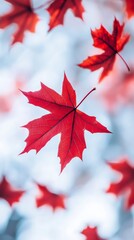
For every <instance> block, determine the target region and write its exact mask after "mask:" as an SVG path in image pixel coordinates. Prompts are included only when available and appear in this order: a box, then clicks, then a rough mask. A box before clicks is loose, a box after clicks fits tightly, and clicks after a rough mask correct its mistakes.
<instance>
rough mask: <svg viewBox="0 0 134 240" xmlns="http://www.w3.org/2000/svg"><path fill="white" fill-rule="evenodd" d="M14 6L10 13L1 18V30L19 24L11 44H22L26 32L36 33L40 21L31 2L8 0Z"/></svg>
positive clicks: (27, 0)
mask: <svg viewBox="0 0 134 240" xmlns="http://www.w3.org/2000/svg"><path fill="white" fill-rule="evenodd" d="M6 1H7V2H9V3H11V4H12V9H11V10H10V12H8V13H6V14H5V15H3V16H0V28H6V27H8V26H10V25H11V24H12V23H15V24H17V30H16V31H15V33H14V35H13V38H12V42H11V44H14V43H16V42H22V41H23V38H24V33H25V31H30V32H34V31H35V26H36V24H37V22H38V21H39V18H38V16H37V14H36V13H34V11H33V8H32V4H31V1H30V0H6Z"/></svg>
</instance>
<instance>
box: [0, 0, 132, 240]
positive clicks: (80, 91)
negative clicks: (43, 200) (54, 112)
mask: <svg viewBox="0 0 134 240" xmlns="http://www.w3.org/2000/svg"><path fill="white" fill-rule="evenodd" d="M32 2H33V5H34V7H35V8H36V7H37V6H40V5H41V4H44V2H45V1H43V0H40V1H37V0H34V1H32ZM46 3H47V1H46ZM82 4H83V7H84V8H85V12H84V13H83V19H84V21H82V20H81V19H80V18H76V17H75V16H74V14H73V12H72V11H71V10H68V11H67V12H66V14H65V17H64V26H62V25H60V26H57V27H55V28H54V29H52V31H50V32H48V28H49V27H48V23H49V18H50V17H49V14H48V12H47V11H46V10H45V9H44V8H42V9H38V10H37V11H36V13H37V14H38V15H39V18H40V21H39V22H38V24H37V25H36V31H35V33H31V32H26V33H25V37H24V41H23V43H16V44H14V45H13V46H11V44H10V43H11V37H12V34H13V33H14V30H15V29H16V28H17V26H16V25H15V24H11V25H10V26H9V27H7V28H5V29H0V178H1V181H2V177H3V176H6V179H7V180H8V181H9V182H10V184H11V185H13V186H14V187H15V188H17V189H22V190H25V191H26V193H25V194H24V195H23V196H22V198H21V199H20V201H19V202H18V203H16V204H14V205H13V206H12V207H11V206H10V205H9V204H8V202H7V201H5V200H4V199H2V198H1V199H0V216H1V217H0V240H24V239H25V240H29V239H32V240H84V239H85V237H84V235H82V234H81V233H80V232H81V231H82V230H83V229H84V228H85V227H86V226H87V225H89V226H97V227H98V232H99V233H98V234H99V235H100V236H101V238H104V239H107V240H132V239H133V238H134V210H133V208H131V209H129V211H126V209H125V207H124V197H119V198H117V197H115V196H114V195H111V194H106V189H107V188H108V187H109V185H110V183H111V182H113V181H116V180H117V179H118V177H119V175H118V173H116V172H114V171H112V170H111V169H110V168H109V167H108V165H107V164H106V162H107V161H117V160H119V159H121V158H123V157H126V158H127V159H128V160H129V162H130V163H132V164H133V163H134V150H133V149H134V146H133V143H134V120H133V119H134V55H133V48H134V47H133V46H134V17H132V18H130V19H128V18H127V14H126V12H125V1H123V0H122V1H121V0H118V1H115V0H94V1H93V0H83V1H82ZM10 8H11V5H10V4H9V3H7V2H6V1H4V0H0V16H2V15H3V14H5V13H6V12H7V11H9V9H10ZM114 17H116V18H117V19H118V20H119V21H120V23H123V22H125V32H126V33H129V34H130V35H131V39H130V41H129V42H128V43H127V44H126V46H125V47H124V49H123V50H122V52H121V55H122V56H123V57H124V58H125V60H126V61H127V63H128V65H129V66H130V68H131V71H130V73H128V72H127V69H126V66H125V65H124V63H123V62H122V60H121V59H120V58H119V56H116V62H115V64H114V68H113V71H112V72H111V73H110V74H109V76H108V77H106V78H105V79H104V81H103V82H102V83H100V84H99V83H98V79H99V76H100V73H101V71H102V69H100V70H98V71H95V72H90V71H89V70H86V69H82V68H79V67H78V66H77V64H79V63H81V62H82V61H83V60H84V59H85V58H87V56H89V55H90V56H91V55H93V54H95V53H96V52H97V51H98V50H97V49H95V48H94V47H93V46H92V44H93V40H92V38H91V34H90V30H91V29H93V30H94V29H95V28H99V27H100V25H101V24H103V25H104V26H105V28H106V29H107V30H108V31H109V32H112V27H113V20H114ZM64 72H65V73H66V75H67V77H68V79H69V81H70V82H71V84H72V85H73V87H74V89H75V91H76V95H77V102H79V101H80V100H81V99H82V98H83V97H84V96H85V95H86V94H87V93H88V92H89V91H90V90H91V89H92V88H93V87H96V89H97V90H96V91H95V92H93V93H92V94H91V95H90V96H89V97H88V98H87V99H86V100H85V101H84V102H83V103H82V104H81V106H80V110H82V111H84V112H85V113H87V114H88V115H90V116H96V118H97V120H98V121H99V122H100V123H102V124H103V125H105V126H106V127H107V128H108V129H109V130H110V131H111V132H112V134H93V135H92V134H90V133H89V132H85V139H86V145H87V148H86V149H85V150H84V153H83V162H82V161H80V159H78V158H74V159H73V160H72V161H71V162H70V164H68V165H67V167H66V168H65V169H64V171H63V172H62V174H60V164H59V158H58V157H57V152H58V143H59V140H60V135H57V136H55V137H53V138H52V139H51V141H49V142H48V144H47V145H46V146H45V147H44V148H43V149H42V150H41V151H40V152H39V153H38V154H35V151H33V150H32V151H30V152H29V153H28V154H23V155H19V153H20V152H22V150H23V149H24V147H25V142H24V140H25V138H26V137H27V135H28V131H27V130H26V129H25V128H22V127H21V126H23V125H25V124H26V123H28V122H29V121H31V120H33V119H36V118H38V117H40V116H42V115H44V114H46V113H47V112H46V111H45V110H44V109H41V108H38V107H35V106H33V105H30V104H28V103H27V99H26V97H25V96H24V95H22V93H21V92H20V90H19V89H21V90H23V91H37V90H39V89H40V82H43V83H44V84H45V85H47V86H49V87H50V88H52V89H54V90H55V91H57V92H58V93H60V94H61V89H62V81H63V76H64ZM35 182H37V183H40V184H42V185H45V186H47V187H48V188H49V189H51V191H53V192H55V193H62V194H64V195H66V196H67V198H66V200H65V206H66V209H62V208H59V209H56V210H55V211H53V210H52V208H51V207H50V206H47V205H45V206H42V207H40V208H36V204H35V198H36V196H37V187H36V184H35ZM91 240H92V239H91Z"/></svg>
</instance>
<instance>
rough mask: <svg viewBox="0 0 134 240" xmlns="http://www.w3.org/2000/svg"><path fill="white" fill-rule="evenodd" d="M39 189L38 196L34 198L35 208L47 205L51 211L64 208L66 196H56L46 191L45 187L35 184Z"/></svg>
mask: <svg viewBox="0 0 134 240" xmlns="http://www.w3.org/2000/svg"><path fill="white" fill-rule="evenodd" d="M37 186H38V189H39V195H38V197H37V198H36V205H37V207H41V206H44V205H49V206H51V207H52V209H53V210H55V209H57V208H65V199H66V196H65V195H63V194H56V193H53V192H51V191H50V190H48V188H47V187H46V186H42V185H40V184H37Z"/></svg>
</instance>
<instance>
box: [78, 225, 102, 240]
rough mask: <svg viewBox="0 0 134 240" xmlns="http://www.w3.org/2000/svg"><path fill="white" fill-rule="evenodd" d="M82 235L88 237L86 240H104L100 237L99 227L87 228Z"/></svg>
mask: <svg viewBox="0 0 134 240" xmlns="http://www.w3.org/2000/svg"><path fill="white" fill-rule="evenodd" d="M81 233H82V234H83V235H84V236H85V237H86V238H85V240H103V239H102V238H101V237H99V235H98V232H97V227H89V226H87V227H86V228H85V229H84V230H83V231H82V232H81Z"/></svg>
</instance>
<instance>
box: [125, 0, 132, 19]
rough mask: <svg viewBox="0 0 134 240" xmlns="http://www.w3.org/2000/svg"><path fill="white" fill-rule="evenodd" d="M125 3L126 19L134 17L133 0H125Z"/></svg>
mask: <svg viewBox="0 0 134 240" xmlns="http://www.w3.org/2000/svg"><path fill="white" fill-rule="evenodd" d="M125 2H126V9H125V10H126V12H127V16H128V18H131V17H134V1H133V0H125Z"/></svg>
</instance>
